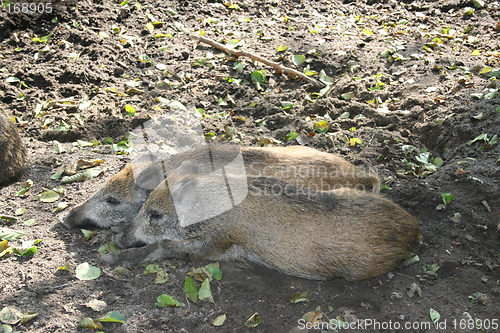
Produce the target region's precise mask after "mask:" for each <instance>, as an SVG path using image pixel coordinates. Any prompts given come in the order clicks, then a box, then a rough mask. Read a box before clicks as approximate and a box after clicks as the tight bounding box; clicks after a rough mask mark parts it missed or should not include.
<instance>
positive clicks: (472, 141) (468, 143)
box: [467, 133, 488, 146]
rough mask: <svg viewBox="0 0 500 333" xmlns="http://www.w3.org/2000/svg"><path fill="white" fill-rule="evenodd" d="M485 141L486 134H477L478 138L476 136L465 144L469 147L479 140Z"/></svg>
mask: <svg viewBox="0 0 500 333" xmlns="http://www.w3.org/2000/svg"><path fill="white" fill-rule="evenodd" d="M487 139H488V134H486V133H482V134H479V135H478V136H476V137H475V138H474V139H472V140H470V141H469V142H467V145H469V146H470V145H471V144H473V143H474V142H476V141H480V140H483V141H486V140H487Z"/></svg>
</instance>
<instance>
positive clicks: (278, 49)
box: [276, 45, 288, 52]
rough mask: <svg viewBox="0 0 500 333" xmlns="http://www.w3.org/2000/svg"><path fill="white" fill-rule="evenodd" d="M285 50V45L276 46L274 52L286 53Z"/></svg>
mask: <svg viewBox="0 0 500 333" xmlns="http://www.w3.org/2000/svg"><path fill="white" fill-rule="evenodd" d="M287 49H288V46H286V45H280V46H278V48H277V49H276V51H278V52H283V51H286V50H287Z"/></svg>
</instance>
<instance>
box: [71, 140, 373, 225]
mask: <svg viewBox="0 0 500 333" xmlns="http://www.w3.org/2000/svg"><path fill="white" fill-rule="evenodd" d="M240 151H241V154H242V156H243V162H244V165H245V171H246V174H247V175H248V176H267V177H274V178H278V179H281V180H285V181H287V182H290V183H296V184H299V185H300V186H302V187H308V188H312V189H315V190H331V189H335V188H338V187H352V188H354V187H358V188H365V187H366V188H372V190H373V191H374V192H378V191H379V190H380V180H379V178H378V176H377V174H376V173H374V172H370V171H365V170H363V169H361V168H359V167H356V166H354V165H352V164H351V163H349V162H347V161H346V160H344V159H343V158H341V157H339V156H336V155H334V154H329V153H325V152H321V151H318V150H316V149H313V148H309V147H303V146H288V147H265V148H262V147H239V146H236V145H228V144H226V145H210V146H205V147H202V148H196V149H193V150H189V151H186V152H182V153H178V154H176V155H173V156H170V157H168V158H166V159H161V158H159V159H157V160H156V161H154V162H150V163H146V162H141V163H135V164H129V165H127V166H126V167H125V168H124V169H123V170H121V171H120V172H119V173H117V174H116V175H114V176H113V177H111V179H110V180H109V181H108V182H107V183H106V185H105V186H104V187H103V188H102V189H101V190H99V191H98V192H96V193H95V194H94V195H93V196H92V197H90V198H89V199H88V200H87V201H85V202H83V203H82V204H80V205H78V206H76V207H75V208H73V209H72V210H71V211H70V212H69V213H68V215H67V216H66V217H65V218H64V221H63V224H64V225H66V226H67V227H68V228H92V227H100V228H111V229H112V230H113V231H115V232H120V231H121V230H123V228H124V227H125V226H126V223H127V222H129V221H131V220H132V219H133V218H134V216H135V215H136V214H137V213H138V212H139V209H140V207H141V205H142V204H143V203H144V201H145V200H146V198H147V196H148V194H149V193H150V191H151V190H153V189H154V188H155V187H156V186H157V185H158V184H159V183H160V182H162V181H163V180H164V179H165V177H166V175H168V174H169V173H170V172H171V171H172V170H175V169H177V168H179V167H180V166H181V165H184V164H186V163H187V162H190V165H191V167H194V168H197V169H199V170H198V171H199V172H208V171H212V170H214V169H216V168H220V166H222V165H225V164H226V163H228V162H230V161H232V160H233V159H234V158H235V156H237V155H238V154H239V153H240ZM206 161H209V162H211V163H208V166H207V163H206ZM188 164H189V163H188ZM200 169H201V170H200ZM210 169H212V170H210Z"/></svg>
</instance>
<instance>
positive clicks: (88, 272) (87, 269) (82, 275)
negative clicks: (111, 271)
mask: <svg viewBox="0 0 500 333" xmlns="http://www.w3.org/2000/svg"><path fill="white" fill-rule="evenodd" d="M75 275H76V278H77V279H78V280H83V281H89V280H95V279H97V278H98V277H99V276H101V269H100V268H99V267H96V266H92V265H90V264H89V263H88V262H84V263H81V264H79V265H78V266H76V269H75Z"/></svg>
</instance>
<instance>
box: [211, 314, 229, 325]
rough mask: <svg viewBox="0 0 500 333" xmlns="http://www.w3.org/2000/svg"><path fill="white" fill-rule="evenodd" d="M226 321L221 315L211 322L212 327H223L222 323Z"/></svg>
mask: <svg viewBox="0 0 500 333" xmlns="http://www.w3.org/2000/svg"><path fill="white" fill-rule="evenodd" d="M225 321H226V315H225V314H223V315H220V316H218V317H217V318H215V319H214V320H213V321H212V325H214V326H215V327H219V326H222V325H224V322H225Z"/></svg>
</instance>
